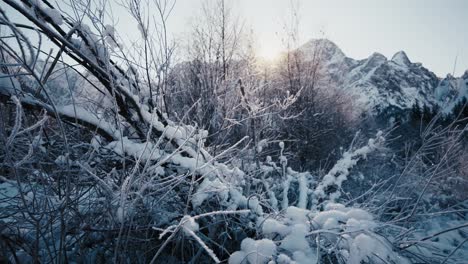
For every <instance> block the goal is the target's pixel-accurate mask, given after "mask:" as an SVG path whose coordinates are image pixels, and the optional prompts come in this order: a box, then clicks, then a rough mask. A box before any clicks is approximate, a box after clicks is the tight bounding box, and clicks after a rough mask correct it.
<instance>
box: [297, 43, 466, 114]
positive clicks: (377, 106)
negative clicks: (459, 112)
mask: <svg viewBox="0 0 468 264" xmlns="http://www.w3.org/2000/svg"><path fill="white" fill-rule="evenodd" d="M299 50H300V51H301V52H302V53H303V54H305V56H306V59H309V60H311V59H313V58H317V54H319V58H320V60H321V64H322V68H321V71H322V73H323V76H324V78H325V80H324V83H325V84H326V85H330V84H333V85H336V86H337V87H339V88H341V89H344V90H346V91H347V92H350V93H351V94H352V95H353V96H354V97H355V98H356V103H357V104H358V106H359V107H361V108H362V109H364V110H365V111H369V112H371V113H373V114H377V115H380V114H386V115H388V114H390V115H391V114H392V113H396V112H398V111H404V110H407V109H409V108H411V106H412V105H413V104H414V103H416V102H418V103H419V104H420V105H422V104H426V105H428V106H430V107H433V106H435V105H438V106H440V107H441V108H442V109H445V110H446V111H450V109H451V107H452V106H453V105H454V103H455V102H456V101H458V100H460V99H461V98H462V97H463V96H467V95H468V71H467V72H465V74H464V75H463V76H461V77H459V78H455V77H453V76H451V75H448V76H447V77H446V78H443V79H442V78H439V77H438V76H436V75H435V74H434V73H433V72H431V71H430V70H429V69H427V68H425V67H424V66H423V65H422V64H421V63H414V62H411V60H410V59H409V58H408V56H407V55H406V53H405V52H404V51H399V52H397V53H396V54H395V55H393V56H392V58H391V59H388V58H386V57H385V56H384V55H382V54H380V53H373V54H372V55H370V56H369V57H368V58H366V59H362V60H356V59H353V58H349V57H347V56H346V55H345V54H344V53H343V51H342V50H341V49H340V48H339V47H338V46H337V45H336V44H335V43H333V42H331V41H330V40H327V39H314V40H311V41H309V42H307V43H305V44H304V45H302V46H301V47H299Z"/></svg>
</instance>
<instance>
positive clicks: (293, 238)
mask: <svg viewBox="0 0 468 264" xmlns="http://www.w3.org/2000/svg"><path fill="white" fill-rule="evenodd" d="M307 231H308V228H307V227H306V226H305V225H304V224H295V225H293V226H292V227H291V232H290V233H289V234H288V235H287V236H286V237H285V238H284V239H283V241H282V242H281V245H280V247H281V248H283V249H285V250H288V251H289V252H295V251H307V250H309V248H310V247H309V242H308V241H307V239H306V238H305V235H306V234H307Z"/></svg>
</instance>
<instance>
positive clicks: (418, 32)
mask: <svg viewBox="0 0 468 264" xmlns="http://www.w3.org/2000/svg"><path fill="white" fill-rule="evenodd" d="M202 1H203V0H177V3H176V6H175V9H174V12H173V16H172V17H171V20H170V26H171V29H172V31H173V32H176V35H179V36H181V35H182V36H183V35H185V34H184V33H187V32H188V31H189V30H188V28H189V25H190V19H193V18H194V17H195V14H196V13H197V10H199V9H200V5H201V2H202ZM228 1H232V4H233V6H234V8H235V9H236V10H237V12H238V13H239V15H240V16H241V17H243V18H244V20H245V21H246V24H247V26H250V27H252V29H253V30H254V32H255V36H257V38H258V39H257V42H258V46H259V48H260V49H261V51H260V53H261V54H266V55H271V54H272V53H278V52H280V50H281V49H282V47H283V44H282V42H281V39H280V37H279V36H278V33H279V34H281V32H282V31H281V30H282V24H283V21H284V19H285V18H286V16H287V10H288V6H289V2H290V0H228ZM299 5H300V17H301V26H300V38H301V40H302V41H303V42H305V41H307V40H308V39H311V38H319V37H321V36H323V35H322V34H321V33H320V32H321V31H323V32H324V33H325V37H327V38H329V39H330V40H332V41H334V42H335V43H336V44H337V45H338V46H339V47H340V48H341V49H342V50H343V52H344V53H345V54H346V55H347V56H348V57H352V58H355V59H363V58H366V57H368V56H370V55H371V54H372V53H373V52H379V53H382V54H383V55H385V56H386V57H388V58H391V56H392V55H393V54H394V53H396V52H397V51H399V50H404V51H405V52H406V53H407V55H408V57H409V58H410V60H411V61H413V62H421V63H423V65H424V66H425V67H427V68H429V69H430V70H431V71H433V72H435V73H436V74H437V75H439V76H445V75H446V74H447V73H452V72H453V69H454V64H455V58H456V57H457V55H458V59H457V66H456V68H455V75H456V76H459V75H461V74H463V72H464V71H465V70H467V69H468V0H385V1H384V0H359V1H357V0H302V1H301V0H299Z"/></svg>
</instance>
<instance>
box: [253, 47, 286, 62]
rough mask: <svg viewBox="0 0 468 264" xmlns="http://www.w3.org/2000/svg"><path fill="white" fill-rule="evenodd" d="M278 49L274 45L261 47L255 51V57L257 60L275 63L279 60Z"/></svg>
mask: <svg viewBox="0 0 468 264" xmlns="http://www.w3.org/2000/svg"><path fill="white" fill-rule="evenodd" d="M280 52H281V50H280V48H279V47H276V46H274V45H262V46H260V47H259V48H258V50H257V55H258V57H259V58H261V59H263V60H266V61H275V60H277V59H278V58H279V55H280Z"/></svg>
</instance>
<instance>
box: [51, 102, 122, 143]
mask: <svg viewBox="0 0 468 264" xmlns="http://www.w3.org/2000/svg"><path fill="white" fill-rule="evenodd" d="M57 112H58V113H59V114H61V115H65V116H68V117H71V118H78V119H80V120H83V121H85V122H87V123H90V124H93V125H94V126H95V127H98V128H101V129H102V130H104V131H106V133H107V134H108V135H111V136H112V137H113V138H114V139H118V138H119V137H120V132H119V131H118V129H117V128H115V127H114V126H113V125H112V124H111V123H109V122H107V121H105V120H104V118H100V117H98V116H96V114H93V113H91V112H90V111H88V110H86V109H84V108H82V107H80V106H78V105H65V106H58V107H57Z"/></svg>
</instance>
